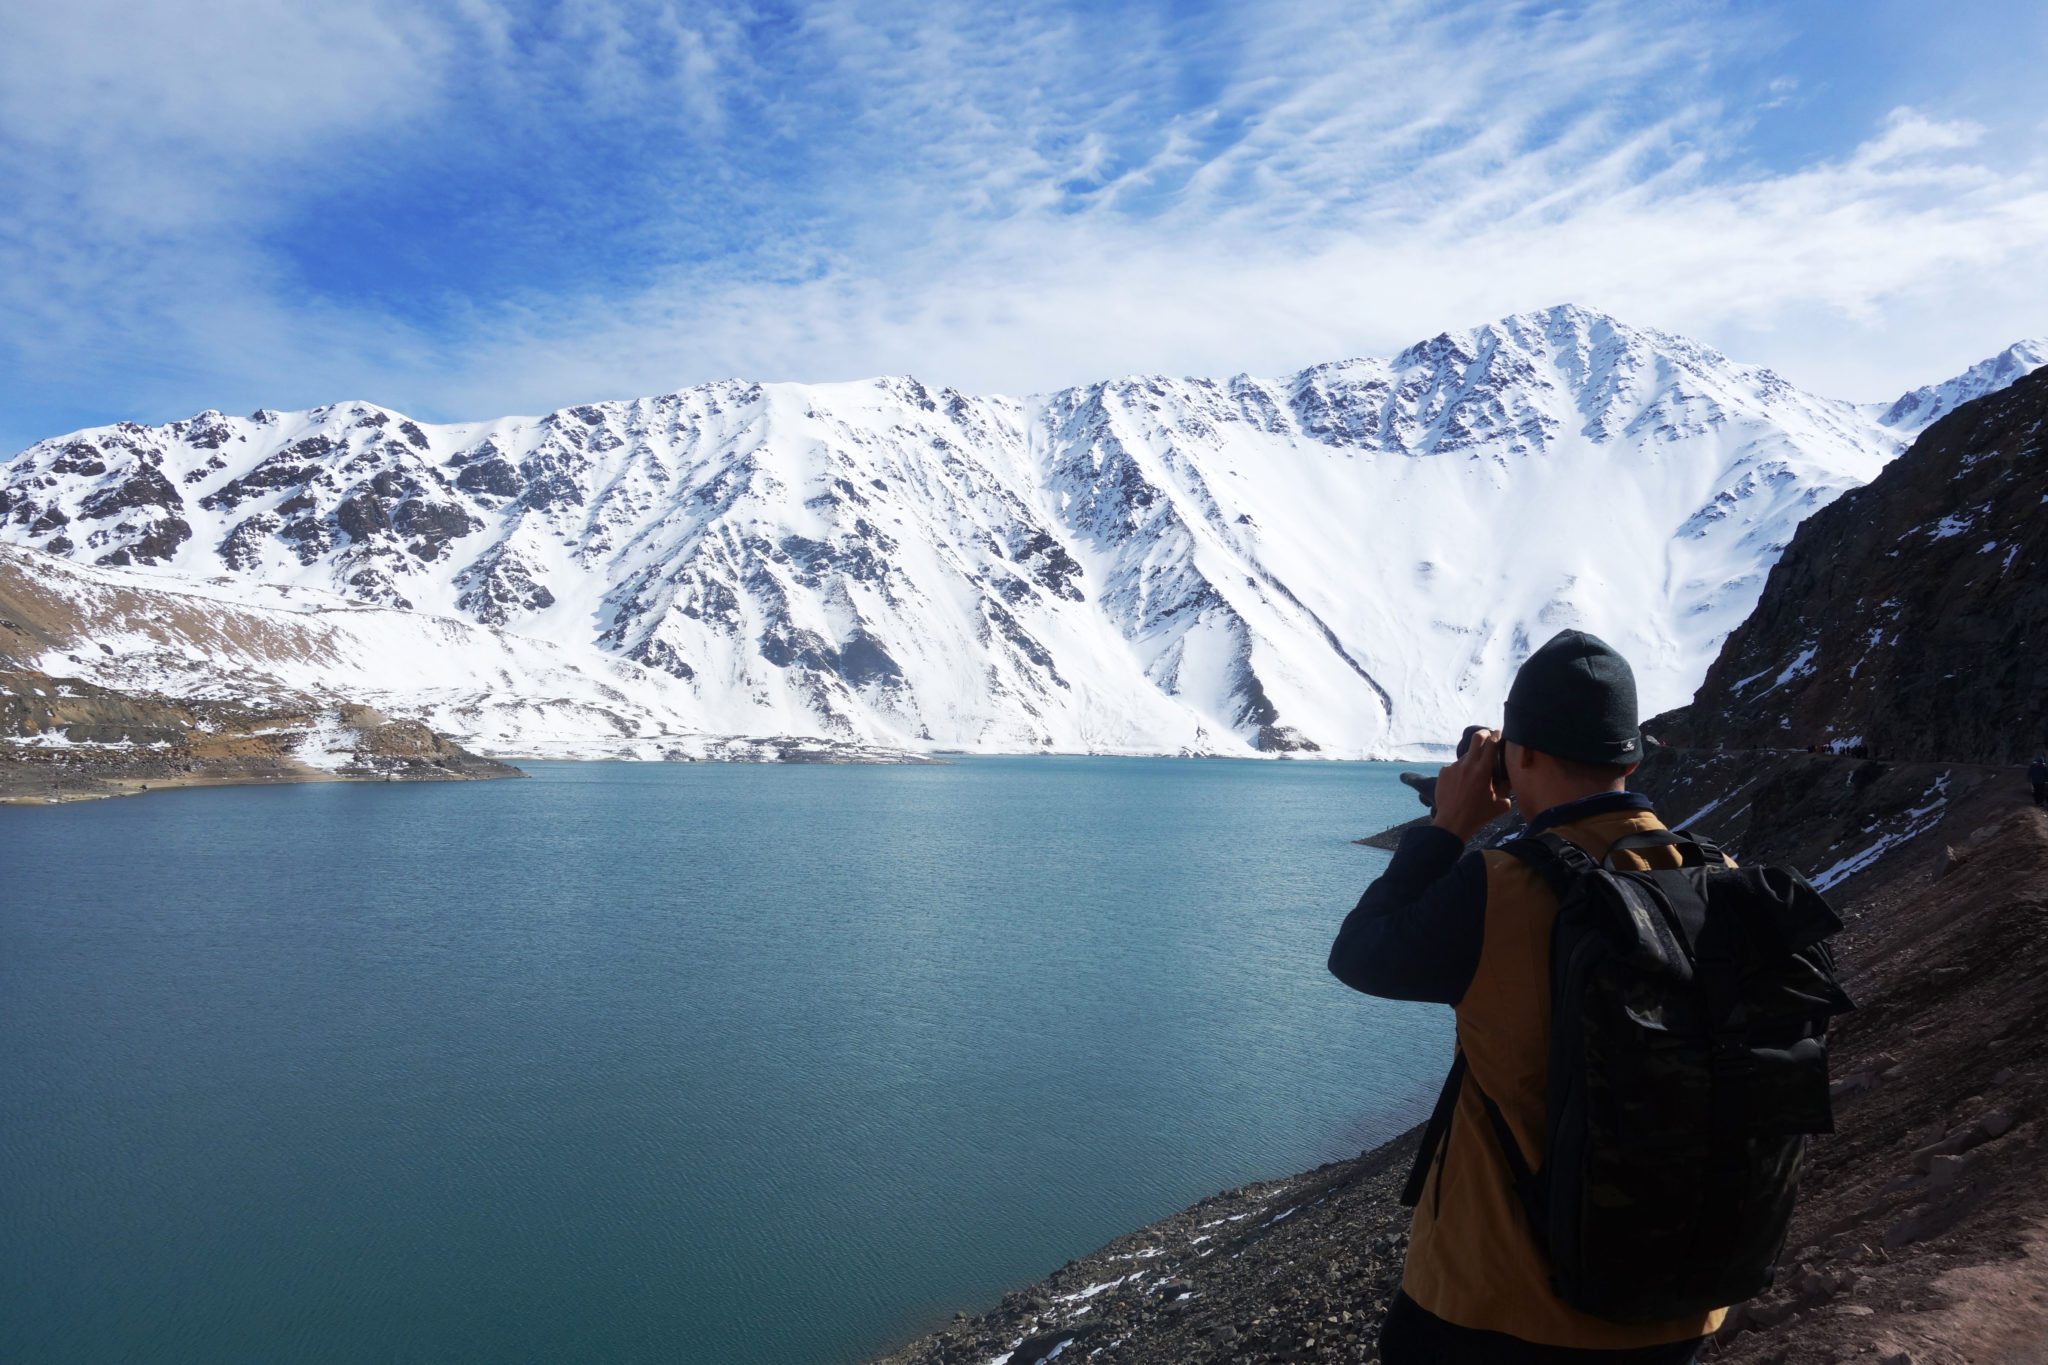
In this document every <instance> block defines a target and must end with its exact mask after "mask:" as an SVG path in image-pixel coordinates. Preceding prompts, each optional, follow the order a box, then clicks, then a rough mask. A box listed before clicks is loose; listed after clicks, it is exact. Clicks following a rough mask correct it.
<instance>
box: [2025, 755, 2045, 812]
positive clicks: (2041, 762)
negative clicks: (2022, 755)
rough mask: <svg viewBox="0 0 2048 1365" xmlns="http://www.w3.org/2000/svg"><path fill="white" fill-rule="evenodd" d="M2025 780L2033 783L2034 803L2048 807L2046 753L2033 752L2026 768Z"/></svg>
mask: <svg viewBox="0 0 2048 1365" xmlns="http://www.w3.org/2000/svg"><path fill="white" fill-rule="evenodd" d="M2027 781H2029V782H2031V783H2033V784H2034V804H2035V805H2037V806H2042V807H2048V754H2035V755H2034V761H2033V763H2032V764H2031V765H2029V766H2028V768H2027Z"/></svg>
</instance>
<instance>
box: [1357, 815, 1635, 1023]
mask: <svg viewBox="0 0 2048 1365" xmlns="http://www.w3.org/2000/svg"><path fill="white" fill-rule="evenodd" d="M1649 809H1650V798H1648V797H1647V796H1644V795H1642V794H1641V793H1640V792H1600V793H1598V794H1597V795H1594V796H1588V797H1585V798H1583V799H1581V800H1578V801H1568V802H1566V803H1565V804H1564V805H1562V806H1552V807H1551V808H1550V809H1549V810H1547V811H1544V812H1543V813H1542V814H1541V815H1539V816H1537V817H1536V818H1535V819H1534V820H1531V821H1530V822H1529V824H1528V826H1527V828H1525V829H1524V830H1523V831H1522V833H1524V834H1539V833H1541V832H1542V831H1544V830H1546V829H1549V828H1550V827H1551V826H1553V825H1567V824H1570V823H1571V822H1572V821H1574V820H1583V819H1585V818H1586V817H1587V816H1589V815H1600V814H1603V813H1605V812H1607V811H1611V810H1649ZM1485 933H1486V860H1485V859H1484V858H1483V857H1481V856H1480V855H1479V854H1478V853H1467V852H1465V845H1464V844H1463V843H1462V842H1460V841H1459V839H1458V836H1457V835H1455V834H1452V833H1451V832H1449V831H1448V830H1442V829H1438V828H1437V827H1436V826H1435V825H1418V826H1416V827H1415V828H1414V829H1411V830H1409V831H1408V832H1407V833H1406V834H1403V835H1402V836H1401V846H1400V847H1399V848H1398V849H1396V850H1395V852H1394V861H1393V862H1391V863H1389V864H1387V870H1386V871H1384V872H1382V873H1380V875H1379V880H1378V881H1375V882H1374V883H1373V884H1372V885H1371V886H1368V887H1367V888H1366V889H1365V894H1364V895H1363V896H1360V897H1359V898H1358V904H1357V905H1356V906H1355V907H1354V908H1353V909H1352V911H1351V913H1350V914H1349V915H1346V916H1345V917H1344V926H1343V927H1342V928H1341V929H1339V930H1338V931H1337V941H1336V942H1335V943H1333V944H1331V945H1330V971H1331V973H1332V974H1333V975H1335V976H1336V978H1337V979H1338V980H1339V981H1342V982H1343V983H1344V984H1345V985H1347V986H1349V987H1351V988H1352V989H1353V990H1360V991H1364V992H1365V993H1366V994H1367V995H1379V996H1385V997H1386V998H1387V999H1389V1000H1429V1001H1434V1002H1436V1003H1437V1004H1440V1005H1455V1004H1457V1003H1458V1002H1459V1001H1460V1000H1462V999H1464V998H1465V988H1466V987H1467V986H1469V985H1471V984H1472V974H1473V973H1474V972H1476V971H1478V970H1479V945H1480V941H1481V940H1482V939H1483V938H1484V937H1485Z"/></svg>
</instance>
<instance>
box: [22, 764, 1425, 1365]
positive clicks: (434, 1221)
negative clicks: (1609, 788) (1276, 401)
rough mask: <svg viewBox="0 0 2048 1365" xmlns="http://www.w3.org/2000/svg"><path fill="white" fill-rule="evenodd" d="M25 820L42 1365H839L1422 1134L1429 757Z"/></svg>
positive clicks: (566, 781) (255, 793) (644, 772)
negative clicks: (1376, 949) (1414, 778)
mask: <svg viewBox="0 0 2048 1365" xmlns="http://www.w3.org/2000/svg"><path fill="white" fill-rule="evenodd" d="M529 767H530V770H531V771H532V772H533V773H534V775H535V776H534V780H532V781H527V782H485V783H447V784H430V785H420V786H407V785H346V786H344V785H333V786H306V787H284V788H262V789H257V788H240V789H222V790H212V791H185V792H167V793H161V794H157V795H151V796H147V797H142V798H136V799H127V800H119V801H106V802H98V803H92V804H87V805H77V806H69V807H62V808H46V809H33V810H22V809H16V810H0V1230H4V1231H0V1360H6V1361H9V1362H31V1361H34V1362H41V1361H53V1362H55V1361H61V1362H66V1363H67V1365H70V1363H73V1362H87V1361H115V1360H120V1361H195V1362H198V1361H206V1362H213V1361H225V1360H249V1361H253V1360H287V1359H289V1360H293V1361H362V1360H378V1361H503V1360H532V1361H569V1360H578V1361H606V1362H630V1361H657V1360H658V1361H689V1362H697V1361H701V1362H714V1363H716V1365H748V1363H749V1362H764V1363H766V1362H773V1363H774V1365H790V1363H800V1362H812V1361H816V1362H828V1363H829V1362H842V1361H852V1360H857V1359H859V1358H861V1357H862V1356H863V1355H864V1354H865V1353H868V1352H872V1351H877V1350H881V1349H884V1348H886V1347H888V1346H890V1345H892V1344H895V1343H896V1342H897V1341H898V1340H900V1339H902V1338H904V1337H907V1336H908V1335H911V1334H914V1333H916V1332H918V1331H920V1330H923V1329H926V1328H929V1327H931V1326H934V1325H937V1324H938V1323H939V1322H941V1321H943V1320H944V1319H945V1318H946V1317H947V1316H949V1315H950V1314H951V1312H952V1311H953V1310H954V1309H956V1308H970V1309H979V1308H983V1307H987V1306H989V1305H990V1304H992V1303H993V1301H994V1300H995V1299H996V1298H998V1297H999V1296H1000V1295H1001V1294H1002V1292H1003V1291H1005V1290H1007V1289H1010V1288H1015V1287H1017V1286H1019V1285H1020V1284H1022V1283H1025V1282H1027V1281H1029V1280H1032V1279H1035V1278H1037V1277H1038V1276H1040V1275H1042V1274H1044V1273H1046V1272H1047V1271H1049V1270H1051V1269H1053V1268H1055V1267H1057V1266H1058V1265H1060V1264H1061V1263H1062V1262H1064V1261H1066V1260H1067V1259H1069V1258H1070V1257H1072V1256H1075V1255H1078V1254H1080V1253H1082V1252H1084V1251H1088V1250H1091V1249H1093V1248H1094V1247H1096V1246H1098V1245H1100V1244H1101V1243H1103V1242H1105V1241H1107V1240H1109V1239H1110V1238H1112V1237H1114V1236H1117V1235H1118V1234H1120V1233H1123V1232H1127V1231H1130V1230H1132V1229H1133V1228H1136V1227H1138V1226H1139V1225H1141V1224H1144V1223H1146V1222H1149V1221H1151V1220H1153V1219H1155V1218H1158V1217H1160V1216H1162V1215H1164V1214H1166V1213H1169V1212H1172V1211H1173V1210H1175V1209H1178V1208H1180V1207H1182V1206H1184V1205H1186V1204H1189V1203H1192V1202H1193V1201H1194V1200H1196V1199H1199V1198H1201V1197H1202V1196H1204V1195H1207V1194H1210V1193H1213V1192H1215V1191H1216V1190H1219V1189H1223V1188H1227V1187H1230V1186H1234V1185H1238V1184H1242V1183H1244V1182H1245V1181H1248V1180H1252V1179H1257V1178H1264V1177H1271V1176H1277V1175H1283V1174H1287V1173H1289V1172H1292V1171H1295V1170H1299V1169H1303V1168H1305V1167H1308V1166H1310V1165H1313V1164H1315V1163H1318V1162H1321V1161H1325V1160H1329V1159H1332V1158H1335V1157H1339V1156H1348V1155H1351V1154H1353V1153H1356V1152H1357V1151H1359V1150H1360V1149H1361V1148H1363V1147H1365V1146H1367V1145H1370V1144H1372V1143H1374V1142H1377V1141H1378V1140H1380V1139H1381V1138H1384V1137H1387V1136H1390V1135H1391V1134H1393V1133H1394V1132H1396V1131H1398V1130H1399V1129H1400V1128H1402V1127H1403V1126H1405V1125H1407V1124H1409V1123H1412V1122H1415V1121H1417V1120H1418V1119H1419V1118H1420V1117H1422V1115H1423V1114H1424V1112H1425V1111H1426V1109H1427V1107H1428V1103H1429V1100H1430V1099H1431V1098H1432V1096H1433V1095H1434V1092H1435V1088H1436V1085H1437V1082H1438V1081H1439V1080H1440V1079H1441V1069H1442V1067H1443V1065H1444V1064H1445V1062H1446V1061H1447V1060H1448V1050H1449V1036H1450V1018H1449V1012H1448V1011H1446V1010H1443V1009H1441V1008H1432V1007H1429V1006H1417V1005H1398V1004H1389V1003H1386V1002H1380V1001H1374V1000H1370V999H1368V998H1366V997H1364V996H1360V995H1357V994H1355V993H1353V992H1351V991H1349V990H1347V989H1345V988H1344V987H1343V986H1341V985H1339V984H1338V983H1337V982H1336V981H1335V980H1333V979H1332V978H1331V977H1330V976H1329V975H1328V973H1327V972H1326V971H1325V970H1324V967H1323V959H1324V955H1325V954H1326V953H1327V951H1328V948H1329V942H1330V938H1331V936H1332V935H1333V934H1334V932H1335V930H1336V927H1337V924H1338V922H1339V921H1340V920H1341V919H1342V917H1343V915H1344V912H1345V911H1346V910H1347V909H1349V907H1350V906H1351V904H1352V903H1353V902H1354V901H1355V900H1356V898H1357V896H1358V893H1359V891H1360V890H1362V889H1363V888H1364V886H1365V885H1366V883H1367V882H1368V881H1370V880H1371V878H1372V877H1373V876H1374V875H1375V874H1376V873H1377V872H1378V870H1379V869H1380V868H1381V867H1383V866H1384V865H1385V861H1386V855H1385V854H1383V853H1379V852H1376V851H1373V850H1370V849H1366V848H1363V847H1360V846H1358V845H1355V844H1353V843H1351V842H1350V840H1351V839H1353V838H1355V837H1357V836H1359V835H1361V834H1366V833H1369V832H1371V831H1373V830H1375V829H1379V828H1382V827H1384V826H1386V825H1388V824H1391V823H1393V822H1394V821H1396V820H1399V819H1405V818H1406V817H1407V816H1408V815H1409V814H1411V813H1413V812H1414V811H1415V809H1416V807H1415V806H1414V798H1413V796H1412V794H1411V793H1409V792H1408V791H1407V790H1406V789H1405V788H1403V787H1401V786H1400V785H1398V783H1397V782H1396V781H1395V778H1394V773H1395V772H1396V771H1397V769H1396V767H1395V765H1391V764H1334V763H1286V762H1271V763H1260V762H1224V761H1184V760H1171V759H1082V758H1015V759H990V758H980V759H963V760H960V761H958V762H955V763H951V764H948V765H945V766H934V767H910V768H893V767H800V766H792V767H775V766H766V767H747V766H723V765H664V764H575V763H535V764H531V765H529Z"/></svg>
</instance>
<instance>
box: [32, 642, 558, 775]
mask: <svg viewBox="0 0 2048 1365" xmlns="http://www.w3.org/2000/svg"><path fill="white" fill-rule="evenodd" d="M330 710H331V711H332V714H326V713H324V712H321V711H319V710H316V709H311V708H306V707H290V706H277V705H262V704H253V703H249V702H242V701H229V700H218V699H215V700H205V699H193V698H173V697H160V696H148V695H141V694H136V693H129V692H121V691H116V690H114V689H111V688H105V687H98V686H95V685H93V684H92V683H89V682H85V681H83V680H82V679H78V678H53V677H50V676H49V675H47V674H43V673H34V672H29V671H26V670H20V669H15V670H8V669H0V804H13V805H41V804H47V803H49V802H52V801H76V800H85V799H91V798H94V797H101V796H124V795H128V794H131V793H136V792H142V791H149V790H162V789H165V788H170V787H194V786H224V785H231V784H234V785H239V784H246V783H270V782H323V781H432V780H449V779H463V778H495V777H519V776H522V775H523V774H521V773H520V772H519V770H518V769H517V768H513V767H510V766H508V765H506V764H503V763H499V762H497V761H496V760H494V759H488V758H482V757H479V756H478V755H476V754H472V753H470V752H469V751H468V750H466V749H464V748H462V747H461V746H460V745H458V744H456V743H454V742H453V741H452V740H449V739H447V738H446V737H444V736H442V735H438V734H436V733H434V731H432V730H430V729H428V728H427V727H426V726H424V725H422V724H420V723H419V722H418V721H409V720H396V721H395V720H391V719H388V718H387V717H385V716H383V715H381V714H379V713H378V712H376V711H374V710H372V709H370V708H369V707H367V706H349V705H344V706H341V707H339V708H330ZM328 724H331V726H332V728H333V729H334V730H336V731H338V732H339V734H340V735H341V737H342V742H343V744H344V745H345V750H346V751H345V753H344V754H343V755H342V756H341V758H340V759H339V761H336V760H335V759H334V758H332V757H329V758H326V759H324V760H323V761H322V762H321V763H319V764H317V765H316V764H315V763H311V762H308V761H307V759H306V756H305V755H304V752H303V751H304V749H305V747H306V746H307V745H308V744H309V743H310V742H313V732H314V731H315V730H316V729H317V728H320V727H322V726H323V725H328ZM321 740H322V742H325V741H326V737H325V736H322V737H321Z"/></svg>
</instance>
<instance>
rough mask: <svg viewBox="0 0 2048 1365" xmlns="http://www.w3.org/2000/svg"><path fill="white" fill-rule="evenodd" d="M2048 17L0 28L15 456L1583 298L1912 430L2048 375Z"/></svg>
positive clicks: (1672, 8) (82, 21)
mask: <svg viewBox="0 0 2048 1365" xmlns="http://www.w3.org/2000/svg"><path fill="white" fill-rule="evenodd" d="M2044 70H2048V7H2044V6H2040V5H2038V4H2033V3H2020V2H2019V0H2008V2H2007V3H1996V4H1993V3H1967V2H1966V0H1964V2H1958V0H1950V3H1945V4H1943V5H1940V6H1935V5H1930V4H1925V3H1904V0H1864V2H1863V3H1853V4H1852V3H1831V4H1818V3H1816V4H1783V3H1761V2H1760V0H1748V2H1735V0H1730V2H1729V3H1671V4H1660V3H1654V0H1628V2H1627V3H1621V2H1618V0H1617V2H1616V3H1605V4H1602V3H1593V4H1567V5H1533V4H1531V5H1514V4H1468V5H1458V4H1422V3H1402V2H1401V0H1395V2H1394V3H1384V4H1363V3H1355V2H1347V3H1295V4H1273V5H1262V4H1247V3H1236V4H1195V3H1150V4H1147V3H1135V4H1114V5H1061V4H1032V3H1026V4H1022V5H1013V6H1000V7H999V6H989V5H985V4H923V3H907V2H905V0H897V2H895V3H889V4H867V3H861V2H860V0H831V2H830V3H822V4H815V5H739V4H732V5H725V4H704V5H678V4H665V3H655V2H654V0H565V2H564V3H557V4H497V3H492V2H491V0H446V2H445V3H442V4H437V5H432V6H419V5H404V4H396V3H387V2H385V0H323V2H322V3H321V4H319V5H306V4H301V3H297V2H296V0H184V2H183V3H180V4H178V5H175V6H174V5H170V4H167V3H151V4H137V3H134V0H128V2H127V3H110V0H68V2H67V3H66V4H64V5H61V6H60V5H12V6H7V7H5V9H4V11H0V322H4V326H0V348H4V353H0V447H4V448H5V449H6V450H12V449H14V448H15V447H17V446H19V445H22V444H25V443H27V442H28V441H30V440H33V439H36V438H38V437H41V436H45V435H49V434H52V433H55V432H58V431H63V430H68V429H71V428H74V427H77V426H82V425H87V424H95V423H100V422H108V421H114V420H120V419H124V418H133V419H137V420H145V421H158V420H164V419H167V418H170V417H176V416H183V415H187V414H189V413H191V412H194V411H197V410H199V409H201V408H206V407H218V408H222V409H225V410H229V411H247V410H249V409H251V408H254V407H257V406H261V405H267V406H271V407H299V406H310V405H313V404H316V403H321V402H328V401H333V400H336V399H341V398H368V399H371V400H374V401H377V402H381V403H385V404H387V405H390V406H393V407H397V408H400V409H403V410H406V411H408V412H412V413H414V414H416V415H419V416H423V417H427V418H430V419H456V418H467V417H483V416H491V415H498V414H502V413H507V412H538V411H545V410H548V409H550V408H554V407H557V406H561V405H563V404H567V403H572V402H577V401H583V400H588V399H593V398H605V397H630V396H635V395H640V394H645V393H654V392H660V391H664V390H668V389H673V388H677V387H681V386H684V385H687V384H690V383H695V382H698V381H702V380H706V379H713V378H719V377H724V376H728V375H743V376H747V377H750V378H762V379H812V380H831V379H844V378H852V377H857V376H861V375H867V374H875V373H884V372H903V371H909V372H915V373H917V374H919V375H921V376H924V377H926V378H927V379H930V380H935V381H939V382H944V383H951V384H956V385H959V386H962V387H967V388H971V389H976V390H983V391H991V390H992V391H1004V392H1027V391H1037V390H1044V389H1047V388H1051V387H1056V386H1058V385H1061V384H1065V383H1070V382H1077V381H1082V380H1086V379H1090V378H1098V377H1104V376H1107V375H1111V374H1119V373H1129V372H1133V371H1165V372H1170V373H1207V374H1230V373H1235V372H1237V371H1240V370H1250V371H1252V372H1255V373H1278V372H1282V371H1286V370H1289V369H1292V368H1295V367H1298V366H1301V365H1304V364H1308V363H1313V362H1315V361H1319V360H1325V359H1331V358H1335V357H1338V356H1343V355H1354V354H1386V353H1390V352H1391V351H1393V350H1395V349H1397V348H1399V347H1400V346H1402V345H1405V344H1407V343H1408V342H1410V341H1412V340H1415V339H1417V338H1419V337H1422V336H1427V335H1430V334H1432V333H1434V332H1437V331H1439V330H1442V329H1444V328H1447V327H1457V326H1463V325H1469V324H1472V323H1476V322H1480V321H1484V320H1486V319H1489V318H1492V317H1497V316H1500V315H1503V314H1506V313H1509V312H1514V311H1518V310H1522V309H1527V308H1534V307H1540V306H1543V305H1546V304H1549V303H1553V302H1559V301H1564V300H1571V301H1575V302H1580V303H1585V304H1587V305H1589V306H1593V307H1598V308H1604V309H1607V310H1608V311H1611V312H1613V313H1616V314H1617V315H1619V316H1621V317H1624V318H1626V319H1629V320H1631V321H1637V322H1641V323H1645V324H1648V325H1653V326H1660V327H1664V328H1667V329H1670V330H1674V331H1681V332H1685V333H1687V334H1690V335H1693V336H1696V337H1698V338H1700V339H1702V340H1705V341H1708V342H1711V343H1713V344H1716V345H1719V346H1721V347H1722V348H1723V349H1724V350H1727V351H1728V352H1730V353H1731V354H1733V355H1735V356H1737V357H1738V358H1740V359H1746V360H1754V361H1759V362H1762V363H1767V364H1771V365H1773V366H1775V367H1777V368H1778V369H1779V370H1781V371H1782V372H1783V373H1785V374H1786V375H1787V376H1788V377H1789V378H1791V379H1793V380H1794V381H1795V382H1798V383H1801V384H1805V385H1807V386H1809V387H1812V388H1816V389H1819V390H1821V391H1824V392H1831V393H1836V394H1840V395H1842V396H1845V397H1854V398H1870V399H1874V398H1880V397H1890V396H1891V395H1892V394H1894V393H1895V392H1897V391H1898V390H1900V389H1902V388H1905V387H1908V386H1909V385H1912V384H1915V383H1920V382H1924V381H1928V380H1932V379H1936V378H1940V377H1943V376H1945V375H1947V374H1949V373H1952V372H1953V371H1955V370H1957V369H1960V368H1962V367H1963V366H1964V365H1966V364H1968V363H1970V362H1971V361H1973V360H1975V359H1978V358H1980V357H1981V356H1983V355H1986V354H1989V353H1990V352H1992V351H1995V350H1996V349H1998V348H1999V347H2001V346H2003V345H2004V344H2006V343H2007V342H2009V341H2012V340H2015V339H2017V338H2019V337H2022V336H2032V335H2039V334H2041V333H2043V332H2048V252H2044V250H2043V248H2044V247H2048V161H2044V156H2043V153H2042V152H2041V150H2040V149H2041V148H2042V147H2044V146H2048V139H2044V137H2043V134H2044V133H2048V96H2044V94H2043V91H2044V90H2048V79H2044V78H2043V75H2042V73H2043V71H2044Z"/></svg>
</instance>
